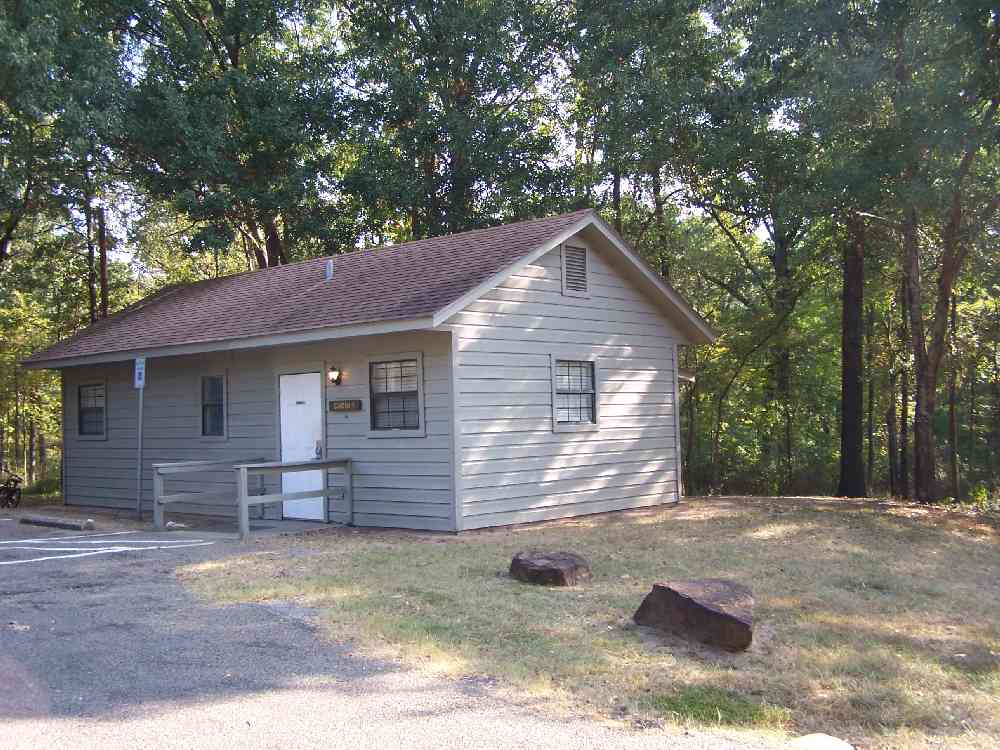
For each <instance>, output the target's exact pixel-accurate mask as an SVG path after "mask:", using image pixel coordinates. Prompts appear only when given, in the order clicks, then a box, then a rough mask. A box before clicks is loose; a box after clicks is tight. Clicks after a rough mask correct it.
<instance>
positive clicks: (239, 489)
mask: <svg viewBox="0 0 1000 750" xmlns="http://www.w3.org/2000/svg"><path fill="white" fill-rule="evenodd" d="M248 474H249V472H248V471H247V467H246V466H241V467H239V468H238V469H236V512H237V513H238V514H239V519H240V541H241V542H245V541H247V539H249V538H250V504H249V503H248V502H247V500H248V498H249V495H250V489H249V486H248V485H249V479H248Z"/></svg>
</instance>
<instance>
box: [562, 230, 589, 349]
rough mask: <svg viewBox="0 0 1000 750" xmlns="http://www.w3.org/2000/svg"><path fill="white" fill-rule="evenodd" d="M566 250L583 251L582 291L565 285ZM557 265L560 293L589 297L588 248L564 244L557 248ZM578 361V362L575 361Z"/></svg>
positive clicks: (581, 244) (569, 243) (567, 295)
mask: <svg viewBox="0 0 1000 750" xmlns="http://www.w3.org/2000/svg"><path fill="white" fill-rule="evenodd" d="M567 248H572V249H573V250H583V262H584V265H585V266H586V271H587V288H586V289H585V290H583V291H581V290H579V289H570V288H569V287H568V286H567V285H566V250H567ZM559 265H560V275H561V276H562V279H561V281H562V293H563V296H565V297H590V283H591V278H590V277H591V272H590V268H591V263H590V248H589V247H587V246H586V245H584V244H583V243H582V242H581V243H573V242H564V243H562V244H561V245H560V246H559ZM577 361H579V360H577Z"/></svg>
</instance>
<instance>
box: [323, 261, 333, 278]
mask: <svg viewBox="0 0 1000 750" xmlns="http://www.w3.org/2000/svg"><path fill="white" fill-rule="evenodd" d="M323 277H324V278H325V279H326V280H327V281H329V280H330V279H332V278H333V258H327V259H326V271H325V272H324V274H323Z"/></svg>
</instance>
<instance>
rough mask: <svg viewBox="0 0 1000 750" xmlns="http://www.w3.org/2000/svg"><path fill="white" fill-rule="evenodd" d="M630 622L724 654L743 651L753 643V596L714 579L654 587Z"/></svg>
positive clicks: (743, 589) (739, 587)
mask: <svg viewBox="0 0 1000 750" xmlns="http://www.w3.org/2000/svg"><path fill="white" fill-rule="evenodd" d="M632 619H634V620H635V621H636V623H638V624H639V625H648V626H650V627H654V628H659V629H660V630H666V631H669V632H672V633H677V634H679V635H683V636H686V637H688V638H693V639H694V640H697V641H700V642H702V643H707V644H709V645H711V646H718V647H720V648H724V649H725V650H727V651H743V650H744V649H746V648H748V647H749V646H750V642H751V640H753V592H751V591H750V589H749V588H747V587H746V586H743V585H742V584H739V583H735V582H734V581H725V580H721V579H718V578H703V579H697V580H690V581H667V582H665V583H655V584H653V590H652V591H650V592H649V593H648V594H647V595H646V598H645V599H644V600H643V602H642V604H641V605H639V609H637V610H636V612H635V615H634V616H633V618H632Z"/></svg>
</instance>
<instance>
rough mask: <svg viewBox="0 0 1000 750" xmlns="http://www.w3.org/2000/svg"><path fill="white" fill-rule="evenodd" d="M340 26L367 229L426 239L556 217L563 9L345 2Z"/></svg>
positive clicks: (520, 2)
mask: <svg viewBox="0 0 1000 750" xmlns="http://www.w3.org/2000/svg"><path fill="white" fill-rule="evenodd" d="M346 7H347V10H348V15H347V18H346V22H345V25H344V30H343V33H344V42H345V45H346V57H347V59H348V60H349V63H350V67H349V71H350V76H351V80H352V81H353V85H354V86H355V87H356V88H357V90H358V95H357V97H356V98H355V101H354V109H353V111H354V112H355V117H354V121H355V125H356V129H355V139H356V141H357V143H358V144H359V158H358V160H357V162H356V166H355V168H354V169H352V170H350V172H349V174H348V176H347V178H346V182H347V185H348V188H349V189H350V190H351V191H352V193H353V194H355V195H356V196H358V197H359V198H360V200H361V201H362V202H363V204H364V205H365V206H366V207H367V210H368V213H369V215H370V216H372V217H374V218H375V220H376V222H379V221H381V222H383V223H385V224H388V225H390V226H391V225H395V226H396V227H398V228H403V231H402V232H400V231H398V230H397V231H395V234H397V235H400V234H401V235H402V236H404V237H405V236H409V237H426V236H429V235H434V234H441V233H444V232H455V231H459V230H462V229H467V228H470V227H476V226H482V225H484V224H492V223H496V222H497V221H498V220H499V219H501V218H511V217H517V216H522V215H526V214H529V215H530V214H532V213H537V212H542V211H544V210H547V209H546V208H545V207H546V206H548V207H549V208H551V207H552V205H553V204H555V205H558V203H559V199H560V196H561V193H562V188H561V187H560V184H559V183H560V175H559V173H558V172H557V171H556V170H555V159H554V158H553V157H554V154H555V151H556V148H557V133H556V131H555V127H554V123H555V118H556V112H555V110H554V102H553V99H552V97H551V95H550V94H549V92H548V91H547V90H546V87H552V86H555V85H556V84H557V83H558V80H557V73H558V71H557V62H558V57H557V52H558V50H559V49H560V48H561V47H562V46H563V45H564V44H565V42H566V36H565V28H566V26H565V17H564V15H565V14H564V6H563V4H562V3H559V2H554V1H553V2H547V1H543V2H538V1H537V0H487V1H486V2H477V3H464V2H458V1H457V0H411V1H410V2H404V3H386V2H382V1H381V0H352V1H351V2H348V3H347V5H346Z"/></svg>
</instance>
